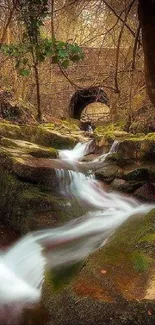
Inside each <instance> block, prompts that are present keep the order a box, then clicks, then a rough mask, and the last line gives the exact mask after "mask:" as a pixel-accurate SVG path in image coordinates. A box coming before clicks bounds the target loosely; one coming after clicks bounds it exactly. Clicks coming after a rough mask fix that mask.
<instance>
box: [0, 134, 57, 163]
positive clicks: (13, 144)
mask: <svg viewBox="0 0 155 325" xmlns="http://www.w3.org/2000/svg"><path fill="white" fill-rule="evenodd" d="M1 144H2V145H3V146H4V147H5V148H6V152H7V148H13V149H17V153H18V155H19V151H21V152H20V154H21V155H25V154H26V155H27V154H28V155H32V156H33V157H36V158H56V157H57V150H56V149H55V148H46V147H43V146H39V145H36V144H34V143H31V142H27V141H23V140H13V139H10V138H2V139H1ZM14 152H15V151H14Z"/></svg>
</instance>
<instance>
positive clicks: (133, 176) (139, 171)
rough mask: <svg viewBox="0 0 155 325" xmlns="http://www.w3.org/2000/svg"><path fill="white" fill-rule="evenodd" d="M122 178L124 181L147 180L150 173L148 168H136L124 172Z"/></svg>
mask: <svg viewBox="0 0 155 325" xmlns="http://www.w3.org/2000/svg"><path fill="white" fill-rule="evenodd" d="M123 179H125V180H126V181H141V182H148V181H149V180H150V173H149V170H148V168H136V169H134V170H132V171H129V172H128V171H126V172H124V175H123Z"/></svg>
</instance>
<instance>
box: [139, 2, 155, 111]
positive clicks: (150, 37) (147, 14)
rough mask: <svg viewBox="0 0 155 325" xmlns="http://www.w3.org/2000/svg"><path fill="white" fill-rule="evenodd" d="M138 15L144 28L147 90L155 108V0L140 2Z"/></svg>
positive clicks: (143, 39)
mask: <svg viewBox="0 0 155 325" xmlns="http://www.w3.org/2000/svg"><path fill="white" fill-rule="evenodd" d="M138 14H139V22H140V24H141V28H142V41H143V50H144V64H145V80H146V89H147V93H148V95H149V98H150V100H151V102H152V104H153V106H154V107H155V41H154V39H155V0H139V8H138Z"/></svg>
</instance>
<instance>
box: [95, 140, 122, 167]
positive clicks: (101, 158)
mask: <svg viewBox="0 0 155 325" xmlns="http://www.w3.org/2000/svg"><path fill="white" fill-rule="evenodd" d="M118 147H119V141H114V142H113V144H112V146H111V148H110V150H109V152H108V153H104V154H103V155H101V156H99V157H98V158H96V159H95V160H94V162H97V161H104V160H105V159H106V158H107V157H108V156H109V155H110V154H112V153H116V152H117V151H118Z"/></svg>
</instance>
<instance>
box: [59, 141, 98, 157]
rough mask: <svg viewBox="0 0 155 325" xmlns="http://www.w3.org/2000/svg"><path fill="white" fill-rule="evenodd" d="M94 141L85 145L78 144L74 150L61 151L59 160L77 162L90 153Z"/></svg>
mask: <svg viewBox="0 0 155 325" xmlns="http://www.w3.org/2000/svg"><path fill="white" fill-rule="evenodd" d="M92 143H93V140H90V141H89V142H84V143H81V142H79V143H77V145H76V146H75V147H74V149H73V150H59V158H60V159H62V160H67V161H71V162H74V161H77V160H80V159H82V158H83V157H84V156H85V155H87V154H88V153H90V150H91V145H92Z"/></svg>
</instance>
